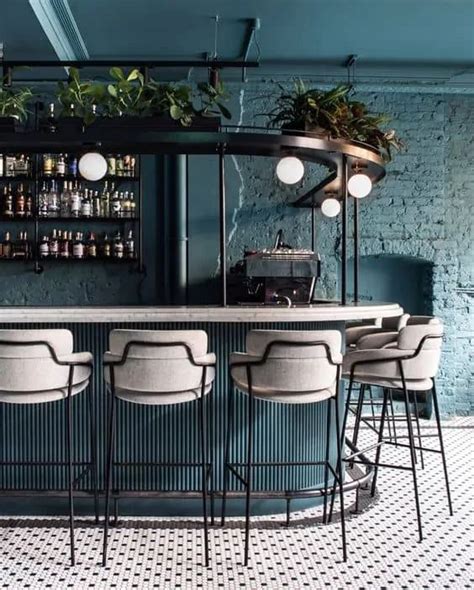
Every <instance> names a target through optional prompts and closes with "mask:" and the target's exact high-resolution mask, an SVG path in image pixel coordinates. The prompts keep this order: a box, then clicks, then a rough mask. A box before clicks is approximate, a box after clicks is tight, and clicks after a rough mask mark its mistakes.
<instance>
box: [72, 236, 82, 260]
mask: <svg viewBox="0 0 474 590" xmlns="http://www.w3.org/2000/svg"><path fill="white" fill-rule="evenodd" d="M72 257H73V258H77V259H81V258H84V242H83V241H82V234H81V233H80V232H76V236H75V238H74V242H73V243H72Z"/></svg>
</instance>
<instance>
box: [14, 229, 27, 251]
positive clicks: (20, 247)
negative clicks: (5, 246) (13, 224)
mask: <svg viewBox="0 0 474 590" xmlns="http://www.w3.org/2000/svg"><path fill="white" fill-rule="evenodd" d="M27 257H28V234H27V233H26V232H22V231H20V232H19V233H18V238H17V240H16V242H14V243H13V244H12V258H27Z"/></svg>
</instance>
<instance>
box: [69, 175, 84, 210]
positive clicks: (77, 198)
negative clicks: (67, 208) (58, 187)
mask: <svg viewBox="0 0 474 590" xmlns="http://www.w3.org/2000/svg"><path fill="white" fill-rule="evenodd" d="M70 192H71V196H70V202H71V217H79V215H80V214H81V193H80V192H79V188H78V186H77V180H76V182H75V183H74V187H73V189H72V190H71V191H70Z"/></svg>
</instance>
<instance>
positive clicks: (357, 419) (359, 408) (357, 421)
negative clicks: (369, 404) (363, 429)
mask: <svg viewBox="0 0 474 590" xmlns="http://www.w3.org/2000/svg"><path fill="white" fill-rule="evenodd" d="M364 396H365V385H364V384H363V383H361V384H360V388H359V401H358V404H357V411H356V417H355V423H354V432H353V433H352V444H353V445H354V446H355V447H356V446H357V440H358V438H359V429H360V421H361V418H362V410H363V408H364ZM349 467H350V468H351V469H352V468H353V467H354V463H349Z"/></svg>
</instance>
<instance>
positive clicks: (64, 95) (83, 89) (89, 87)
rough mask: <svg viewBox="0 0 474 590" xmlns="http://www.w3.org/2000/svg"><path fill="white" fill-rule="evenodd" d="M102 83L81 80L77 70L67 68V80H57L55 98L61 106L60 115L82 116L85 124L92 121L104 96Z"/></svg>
mask: <svg viewBox="0 0 474 590" xmlns="http://www.w3.org/2000/svg"><path fill="white" fill-rule="evenodd" d="M106 94H107V92H106V88H105V86H104V85H103V84H100V83H98V82H92V81H89V80H88V81H81V79H80V75H79V70H78V69H77V68H69V79H68V81H67V82H62V81H60V82H58V86H57V91H56V98H57V99H58V101H59V103H60V105H61V106H62V110H61V113H60V114H61V116H63V117H72V116H76V117H82V118H83V119H84V122H85V123H86V124H90V123H92V121H94V119H95V117H96V109H97V107H98V106H99V105H100V104H103V102H104V99H105V96H106Z"/></svg>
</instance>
